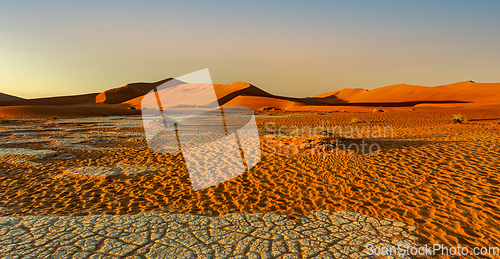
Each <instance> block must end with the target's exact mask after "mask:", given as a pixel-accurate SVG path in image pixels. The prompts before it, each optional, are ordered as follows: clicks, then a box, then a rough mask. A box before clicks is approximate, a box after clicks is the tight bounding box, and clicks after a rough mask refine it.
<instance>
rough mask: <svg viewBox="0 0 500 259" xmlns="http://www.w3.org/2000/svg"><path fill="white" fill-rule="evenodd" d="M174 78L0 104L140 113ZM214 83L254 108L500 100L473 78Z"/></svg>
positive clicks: (230, 98) (220, 94) (228, 99)
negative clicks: (291, 87)
mask: <svg viewBox="0 0 500 259" xmlns="http://www.w3.org/2000/svg"><path fill="white" fill-rule="evenodd" d="M170 80H172V78H167V79H164V80H161V81H158V82H154V83H131V84H127V85H125V86H122V87H118V88H114V89H110V90H107V91H105V92H102V93H91V94H83V95H74V96H61V97H49V98H37V99H22V98H19V97H15V96H11V95H8V94H3V93H0V106H10V107H9V108H8V109H7V107H0V116H4V117H5V116H6V117H12V116H22V117H24V116H28V117H29V114H28V111H29V112H35V113H39V115H40V116H42V117H43V114H46V115H48V116H62V117H68V116H70V115H69V114H71V113H72V112H71V111H74V113H75V116H82V115H88V116H91V115H96V116H97V115H102V114H107V113H110V115H114V114H116V115H121V114H140V112H139V111H130V110H131V109H132V110H139V109H140V108H141V107H140V106H141V101H142V98H143V97H144V95H145V94H147V93H148V92H149V91H151V90H152V89H155V88H157V87H158V86H161V85H162V84H163V83H165V82H168V81H170ZM193 87H195V86H194V85H193ZM214 89H215V92H216V95H217V98H218V102H219V104H220V105H228V106H245V107H249V108H251V109H254V110H258V109H262V108H264V107H273V108H277V109H285V110H287V109H290V110H315V109H322V110H324V109H325V108H328V107H336V106H374V107H379V106H381V107H409V106H415V105H420V104H443V103H450V104H453V103H485V104H494V103H500V83H475V82H473V81H464V82H458V83H453V84H448V85H441V86H435V87H428V86H418V85H408V84H396V85H389V86H384V87H380V88H376V89H373V90H366V89H361V88H354V89H352V88H344V89H342V90H337V91H333V92H328V93H324V94H320V95H317V96H315V97H306V98H294V97H286V96H278V95H274V94H271V93H268V92H266V91H264V90H262V89H260V88H258V87H256V86H254V85H252V84H249V83H245V82H235V83H232V84H227V85H223V84H214ZM162 91H165V93H166V94H172V93H173V92H172V91H175V89H164V90H160V91H159V92H160V94H161V92H162ZM177 94H179V93H177ZM35 106H40V108H39V109H35V108H27V107H35ZM58 106H72V108H71V109H66V110H65V111H64V112H63V111H61V112H60V113H58V112H56V111H57V109H56V107H58ZM16 107H17V108H16ZM48 107H51V108H48ZM82 109H83V110H82ZM7 111H8V112H7ZM16 111H19V112H16ZM21 111H24V112H21ZM9 114H10V115H9Z"/></svg>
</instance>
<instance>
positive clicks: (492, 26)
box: [0, 0, 500, 98]
mask: <svg viewBox="0 0 500 259" xmlns="http://www.w3.org/2000/svg"><path fill="white" fill-rule="evenodd" d="M499 11H500V2H499V1H463V0H462V1H427V0H426V1H396V0H394V1H387V0H382V1H368V0H367V1H356V0H354V1H307V2H306V1H303V2H298V1H275V2H273V3H268V2H266V1H252V2H230V1H210V2H204V1H182V2H170V3H167V2H162V1H119V2H118V1H107V2H100V1H80V2H77V3H75V2H66V1H44V2H37V1H9V2H8V1H3V2H0V93H7V94H12V95H17V96H20V97H25V98H33V97H46V96H57V95H68V94H81V93H92V92H102V91H104V90H107V89H110V88H114V87H120V86H123V85H125V84H127V83H132V82H154V81H159V80H161V79H164V78H168V77H177V76H180V75H183V74H186V73H190V72H192V71H196V70H199V69H202V68H209V69H210V72H211V75H212V79H213V81H214V82H215V83H233V82H235V81H244V82H248V83H251V84H254V85H256V86H258V87H260V88H262V89H264V90H266V91H268V92H270V93H273V94H279V95H287V96H297V97H299V96H315V95H317V94H320V93H324V92H330V91H334V90H339V89H342V88H345V87H349V88H367V89H373V88H377V87H381V86H385V85H391V84H398V83H407V84H416V85H428V86H434V85H442V84H448V83H453V82H458V81H465V80H474V81H476V82H500V73H498V71H500V51H499V50H498V48H499V47H498V46H500V34H499V33H498V25H499V24H500V16H498V12H499Z"/></svg>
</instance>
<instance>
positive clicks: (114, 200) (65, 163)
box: [0, 81, 500, 258]
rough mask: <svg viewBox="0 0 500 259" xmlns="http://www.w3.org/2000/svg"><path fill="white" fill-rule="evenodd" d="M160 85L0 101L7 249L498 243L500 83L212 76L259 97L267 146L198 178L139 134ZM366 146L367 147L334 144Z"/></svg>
mask: <svg viewBox="0 0 500 259" xmlns="http://www.w3.org/2000/svg"><path fill="white" fill-rule="evenodd" d="M163 82H164V81H160V82H157V83H153V84H147V83H139V84H130V85H127V86H125V87H122V88H116V89H113V90H110V91H107V92H104V93H100V94H95V95H86V96H83V97H82V96H77V97H72V98H73V99H71V101H66V100H67V99H68V98H66V99H65V98H55V99H50V98H49V99H47V100H20V99H15V100H14V99H12V98H11V97H10V96H8V97H9V100H8V101H4V102H3V103H0V104H3V105H4V106H1V107H0V117H1V124H0V207H1V208H0V246H1V248H0V256H2V257H13V258H14V257H16V256H17V257H28V256H32V257H34V258H37V257H54V258H57V257H67V258H76V257H81V258H111V257H118V258H120V257H130V258H134V257H135V258H189V257H192V258H195V257H200V258H201V257H204V258H236V257H240V258H352V257H368V258H371V257H376V256H372V255H370V254H369V252H368V251H367V249H366V247H367V245H369V244H371V245H375V246H379V247H383V246H385V247H397V246H398V245H401V244H403V245H406V246H409V247H411V246H413V247H417V246H422V245H425V244H443V245H446V246H449V247H451V246H457V245H460V246H468V247H497V246H498V244H499V243H500V228H499V227H498V222H499V220H500V209H499V205H500V204H499V200H500V183H499V171H500V170H499V169H500V159H499V158H500V104H499V103H500V99H499V97H498V94H497V92H500V91H498V90H500V87H499V85H498V84H480V83H474V82H469V81H467V82H461V83H457V84H452V85H447V86H440V87H420V86H409V85H395V86H389V87H385V90H384V88H379V89H375V90H370V91H366V90H362V89H344V90H341V91H337V92H332V93H327V94H324V95H320V96H317V97H313V98H286V97H280V96H274V95H271V94H269V93H267V92H264V91H262V90H260V89H258V88H257V87H255V86H252V85H250V84H246V83H235V84H232V85H215V86H214V87H215V91H216V93H217V97H218V99H219V103H220V104H221V105H228V106H245V107H248V108H251V109H253V110H254V114H255V118H256V123H257V128H258V131H259V139H260V142H261V143H260V144H261V151H262V154H261V159H260V162H259V163H258V164H257V165H256V166H255V167H253V168H250V169H248V171H247V172H245V173H244V174H241V175H239V176H236V177H234V178H232V179H230V180H228V181H225V182H223V183H220V184H217V185H215V186H212V187H208V188H205V189H202V190H198V191H194V190H193V187H192V184H191V179H190V177H189V172H188V170H187V168H186V164H185V162H184V159H183V155H182V153H175V154H163V153H158V152H154V151H152V150H151V149H150V148H149V147H148V143H147V140H146V137H145V133H144V128H143V124H142V119H141V109H140V106H139V103H140V101H141V98H142V96H143V95H144V94H145V93H146V92H147V91H149V89H151V88H154V87H156V86H158V85H160V84H161V83H163ZM380 89H382V90H380ZM436 89H437V90H436ZM75 100H77V101H76V104H75ZM78 102H80V103H78ZM72 103H73V104H72ZM454 116H455V117H454ZM318 127H320V128H318ZM314 128H318V129H321V130H320V131H316V132H314V133H311V132H312V131H311V129H314ZM348 129H349V130H352V131H351V132H349V131H348ZM379 130H382V131H379ZM351 144H352V145H351ZM362 144H366V146H370V145H372V147H374V149H372V150H373V151H376V152H365V153H363V152H360V150H359V149H358V150H346V149H340V147H349V146H350V145H351V146H352V147H358V148H359V147H360V145H362ZM339 149H340V150H339ZM365 151H366V150H365ZM203 162H205V163H210V161H203ZM54 244H57V245H54ZM402 257H405V256H402ZM381 258H385V257H384V256H382V257H381Z"/></svg>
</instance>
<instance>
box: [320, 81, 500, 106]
mask: <svg viewBox="0 0 500 259" xmlns="http://www.w3.org/2000/svg"><path fill="white" fill-rule="evenodd" d="M331 96H336V97H338V98H340V99H342V100H345V101H348V102H349V103H385V102H387V103H389V102H422V103H423V102H450V101H454V102H473V103H477V102H500V83H475V82H472V81H465V82H459V83H454V84H449V85H442V86H436V87H427V86H418V85H408V84H397V85H390V86H385V87H380V88H377V89H373V90H369V91H368V90H364V89H347V88H346V89H342V90H340V91H336V92H330V93H326V94H322V95H318V97H324V98H326V97H331Z"/></svg>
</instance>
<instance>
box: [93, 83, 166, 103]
mask: <svg viewBox="0 0 500 259" xmlns="http://www.w3.org/2000/svg"><path fill="white" fill-rule="evenodd" d="M170 80H172V78H167V79H164V80H161V81H158V82H155V83H131V84H127V85H125V86H122V87H118V88H114V89H111V90H107V91H105V92H102V93H100V94H98V95H97V96H96V98H95V102H96V103H107V104H117V103H123V102H127V101H129V100H132V99H134V98H137V97H140V96H143V95H145V94H147V93H148V92H149V91H151V90H153V89H154V88H156V87H158V86H160V85H161V84H163V83H165V82H168V81H170Z"/></svg>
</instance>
